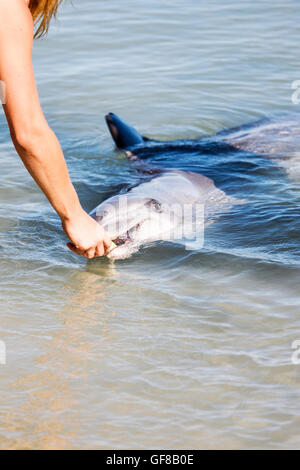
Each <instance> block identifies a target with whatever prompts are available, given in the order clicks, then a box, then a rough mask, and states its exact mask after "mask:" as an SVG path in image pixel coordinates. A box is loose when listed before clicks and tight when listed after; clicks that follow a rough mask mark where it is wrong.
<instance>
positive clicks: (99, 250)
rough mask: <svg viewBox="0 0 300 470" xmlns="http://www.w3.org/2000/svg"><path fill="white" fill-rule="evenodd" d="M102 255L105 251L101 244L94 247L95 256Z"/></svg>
mask: <svg viewBox="0 0 300 470" xmlns="http://www.w3.org/2000/svg"><path fill="white" fill-rule="evenodd" d="M104 254H105V249H104V246H103V243H100V244H99V245H97V247H96V251H95V256H104Z"/></svg>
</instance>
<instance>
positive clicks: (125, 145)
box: [105, 113, 145, 150]
mask: <svg viewBox="0 0 300 470" xmlns="http://www.w3.org/2000/svg"><path fill="white" fill-rule="evenodd" d="M105 120H106V123H107V126H108V129H109V131H110V133H111V136H112V138H113V140H114V142H115V144H116V146H117V147H118V148H119V149H121V150H128V149H130V148H132V147H135V146H136V145H139V144H142V143H143V142H144V141H145V138H144V137H143V136H142V135H141V134H140V133H139V132H138V131H137V130H136V129H134V127H131V126H129V125H128V124H126V122H124V121H122V119H120V118H119V117H118V116H117V115H116V114H114V113H109V114H107V115H106V116H105Z"/></svg>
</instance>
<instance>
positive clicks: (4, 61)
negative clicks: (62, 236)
mask: <svg viewBox="0 0 300 470" xmlns="http://www.w3.org/2000/svg"><path fill="white" fill-rule="evenodd" d="M32 46H33V21H32V17H31V14H30V11H29V9H28V8H27V6H26V4H25V2H24V0H0V80H2V81H3V82H4V83H5V88H6V100H5V101H6V103H5V104H3V108H4V112H5V115H6V118H7V122H8V125H9V128H10V133H11V137H12V140H13V143H14V145H15V148H16V150H17V152H18V154H19V156H20V157H21V159H22V161H23V163H24V165H25V167H26V168H27V170H28V171H29V173H30V174H31V176H32V177H33V178H34V180H35V181H36V183H37V184H38V185H39V187H40V188H41V189H42V191H43V192H44V194H45V195H46V197H47V198H48V200H49V202H50V203H51V205H52V206H53V208H54V209H55V211H56V212H57V214H58V215H59V217H60V218H61V222H62V226H63V229H64V230H65V232H66V234H67V236H68V237H69V239H70V241H71V244H68V246H69V248H70V249H72V251H74V252H76V253H77V254H81V255H83V256H86V257H88V258H93V257H94V256H102V255H103V254H104V253H105V250H106V249H107V248H108V247H109V246H110V244H111V240H110V238H109V236H108V235H107V233H106V232H105V231H104V229H103V228H102V227H101V226H100V225H99V224H98V223H97V222H96V221H95V220H94V219H92V218H91V217H90V216H89V215H88V214H87V213H86V212H85V211H84V210H83V208H82V207H81V204H80V202H79V199H78V196H77V193H76V191H75V189H74V186H73V185H72V182H71V180H70V177H69V174H68V170H67V166H66V163H65V159H64V156H63V153H62V150H61V147H60V145H59V142H58V140H57V138H56V136H55V134H54V133H53V131H52V130H51V129H50V127H49V125H48V123H47V121H46V119H45V117H44V114H43V112H42V109H41V106H40V102H39V97H38V92H37V88H36V84H35V79H34V72H33V64H32Z"/></svg>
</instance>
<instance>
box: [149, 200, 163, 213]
mask: <svg viewBox="0 0 300 470" xmlns="http://www.w3.org/2000/svg"><path fill="white" fill-rule="evenodd" d="M145 206H146V207H152V208H153V209H155V210H156V211H157V212H161V203H160V202H158V201H157V200H156V199H149V200H148V201H147V202H146V204H145Z"/></svg>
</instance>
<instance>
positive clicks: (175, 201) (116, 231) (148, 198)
mask: <svg viewBox="0 0 300 470" xmlns="http://www.w3.org/2000/svg"><path fill="white" fill-rule="evenodd" d="M106 122H107V125H108V128H109V130H110V133H111V135H112V138H113V140H114V142H115V144H116V146H117V147H118V148H119V149H121V150H123V151H125V152H126V154H127V156H128V158H129V159H130V160H131V161H132V162H133V164H135V165H137V169H138V170H139V171H142V172H143V174H144V175H146V177H147V178H148V179H147V180H146V181H145V176H144V178H143V182H141V184H139V185H138V186H135V187H134V188H132V189H130V190H129V191H128V192H126V193H125V194H118V195H115V196H112V197H110V198H109V199H107V200H105V201H104V202H102V203H101V204H100V205H99V206H98V207H97V208H96V209H94V210H93V211H92V212H91V216H92V217H94V219H95V220H96V221H97V222H99V223H100V224H101V225H102V226H103V227H104V228H105V229H106V230H107V232H108V233H109V235H110V237H111V239H112V240H113V241H114V243H115V244H116V245H117V246H116V248H114V249H113V250H112V251H111V252H110V253H109V254H108V257H110V258H115V259H120V258H127V257H128V256H130V255H131V254H132V253H134V252H136V251H138V249H139V248H140V247H141V246H143V245H145V244H148V243H151V242H155V241H159V240H167V241H177V242H178V241H179V240H183V239H188V240H191V239H193V240H195V239H197V240H198V241H199V240H201V242H203V226H204V222H205V221H206V220H208V219H212V218H213V217H214V216H215V215H216V214H218V213H219V212H220V211H222V210H225V208H226V207H230V206H231V205H232V203H233V202H234V198H232V197H229V196H227V195H226V194H225V193H224V192H223V191H221V190H220V189H218V188H217V187H216V186H215V184H214V182H213V180H212V179H210V178H208V177H206V176H203V175H201V174H198V173H193V172H190V171H180V170H174V169H171V170H168V169H159V168H153V167H151V165H149V164H148V163H145V162H140V161H139V159H138V158H137V157H136V155H135V154H134V148H135V147H137V146H140V145H144V143H145V142H146V141H147V140H149V139H147V138H145V137H143V136H141V135H140V134H139V133H138V132H137V131H136V130H135V129H134V128H133V127H131V126H129V125H127V124H126V123H125V122H123V121H122V120H121V119H120V118H119V117H118V116H116V115H115V114H112V113H110V114H108V115H107V116H106Z"/></svg>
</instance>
